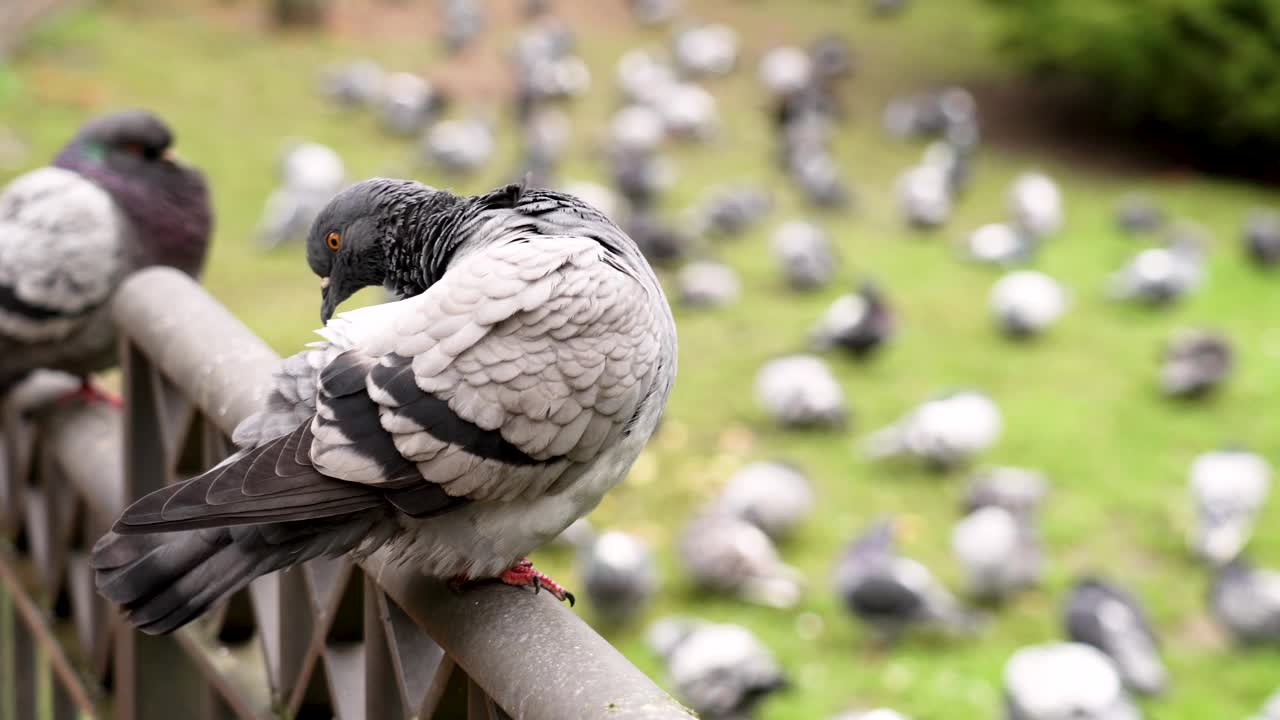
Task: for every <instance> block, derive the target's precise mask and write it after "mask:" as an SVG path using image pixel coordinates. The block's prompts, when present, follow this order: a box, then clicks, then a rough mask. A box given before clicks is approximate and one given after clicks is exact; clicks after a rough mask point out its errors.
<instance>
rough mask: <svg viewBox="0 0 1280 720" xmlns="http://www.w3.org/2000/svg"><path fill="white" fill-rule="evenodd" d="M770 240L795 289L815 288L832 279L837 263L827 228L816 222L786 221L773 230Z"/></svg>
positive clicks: (785, 276)
mask: <svg viewBox="0 0 1280 720" xmlns="http://www.w3.org/2000/svg"><path fill="white" fill-rule="evenodd" d="M769 244H770V246H771V248H772V250H773V256H774V258H775V259H777V261H778V264H779V266H780V269H781V271H782V277H783V279H784V281H785V282H786V283H787V286H788V287H790V288H791V289H792V290H798V291H809V290H816V289H818V288H820V287H822V286H823V285H826V284H827V282H829V281H830V280H831V277H832V276H833V275H834V274H835V272H836V269H837V267H838V263H837V261H836V256H835V254H834V253H833V251H832V248H831V240H830V239H829V238H828V237H827V232H826V231H825V230H823V229H822V228H821V227H819V226H817V225H814V224H813V223H810V222H805V221H802V220H791V221H788V222H784V223H782V224H781V225H779V226H778V227H777V229H775V230H774V231H773V235H772V236H771V237H770V238H769Z"/></svg>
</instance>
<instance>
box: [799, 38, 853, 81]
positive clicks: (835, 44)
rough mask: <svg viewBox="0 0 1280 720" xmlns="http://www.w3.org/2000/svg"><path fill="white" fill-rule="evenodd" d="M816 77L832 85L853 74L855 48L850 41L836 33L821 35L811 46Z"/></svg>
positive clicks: (810, 50)
mask: <svg viewBox="0 0 1280 720" xmlns="http://www.w3.org/2000/svg"><path fill="white" fill-rule="evenodd" d="M809 56H810V57H811V58H812V59H813V71H814V75H815V76H816V78H817V79H818V81H819V82H821V83H823V84H830V83H831V82H833V81H835V80H839V79H841V78H846V77H848V76H849V75H851V74H852V73H853V48H852V47H850V46H849V41H848V40H847V39H845V38H844V37H843V36H841V35H837V34H834V33H830V34H826V35H821V36H819V37H818V38H817V39H815V40H814V41H813V44H811V45H810V46H809Z"/></svg>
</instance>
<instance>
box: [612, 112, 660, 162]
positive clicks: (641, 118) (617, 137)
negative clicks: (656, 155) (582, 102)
mask: <svg viewBox="0 0 1280 720" xmlns="http://www.w3.org/2000/svg"><path fill="white" fill-rule="evenodd" d="M666 133H667V128H666V124H665V123H664V122H663V120H662V116H661V115H659V114H658V111H657V110H654V109H653V108H652V107H650V106H648V105H640V104H632V105H627V106H625V107H623V108H622V109H620V110H618V111H617V112H616V113H614V114H613V119H612V120H611V121H610V122H609V144H610V149H611V150H614V151H617V152H623V153H651V152H654V151H656V150H657V149H658V148H659V146H661V145H662V141H663V139H664V138H665V137H666Z"/></svg>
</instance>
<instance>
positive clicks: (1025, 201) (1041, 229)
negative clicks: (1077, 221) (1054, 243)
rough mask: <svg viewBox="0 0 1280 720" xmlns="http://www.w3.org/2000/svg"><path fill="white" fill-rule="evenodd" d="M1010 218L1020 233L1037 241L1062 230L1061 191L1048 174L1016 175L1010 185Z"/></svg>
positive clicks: (1008, 201)
mask: <svg viewBox="0 0 1280 720" xmlns="http://www.w3.org/2000/svg"><path fill="white" fill-rule="evenodd" d="M1007 203H1008V210H1009V217H1010V218H1011V219H1012V220H1013V223H1014V224H1015V225H1017V226H1018V228H1019V229H1021V230H1022V231H1023V232H1025V233H1027V234H1028V235H1030V236H1031V237H1033V238H1035V239H1036V240H1043V239H1045V238H1048V237H1050V236H1052V235H1055V234H1057V233H1058V231H1060V230H1061V229H1062V225H1063V221H1064V220H1063V210H1062V191H1060V190H1059V189H1058V184H1057V183H1055V182H1054V181H1053V180H1052V179H1051V178H1050V177H1049V176H1048V175H1045V174H1043V173H1038V172H1031V173H1024V174H1022V175H1019V176H1018V177H1017V178H1016V179H1015V180H1014V181H1013V185H1012V186H1010V188H1009V195H1008V199H1007Z"/></svg>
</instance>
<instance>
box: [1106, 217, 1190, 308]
mask: <svg viewBox="0 0 1280 720" xmlns="http://www.w3.org/2000/svg"><path fill="white" fill-rule="evenodd" d="M1204 253H1205V251H1204V245H1203V241H1202V240H1201V239H1200V238H1199V237H1198V235H1197V234H1196V233H1195V232H1194V231H1191V230H1185V231H1183V232H1175V233H1173V234H1171V237H1170V238H1169V240H1168V242H1167V243H1166V244H1165V246H1163V247H1154V248H1147V249H1145V250H1143V251H1141V252H1139V253H1138V254H1137V255H1135V256H1134V257H1133V259H1132V260H1130V261H1129V262H1128V263H1127V264H1126V265H1125V266H1124V267H1122V268H1121V269H1120V270H1118V271H1117V272H1115V273H1114V274H1113V275H1112V276H1111V280H1110V284H1111V285H1110V292H1111V295H1112V296H1113V297H1116V298H1119V299H1121V300H1135V301H1140V302H1144V303H1147V304H1148V305H1168V304H1170V303H1172V302H1174V301H1176V300H1178V299H1180V298H1182V297H1183V296H1185V295H1187V294H1188V293H1191V292H1193V291H1195V290H1196V289H1197V288H1199V287H1200V284H1201V282H1202V281H1203V278H1204Z"/></svg>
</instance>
